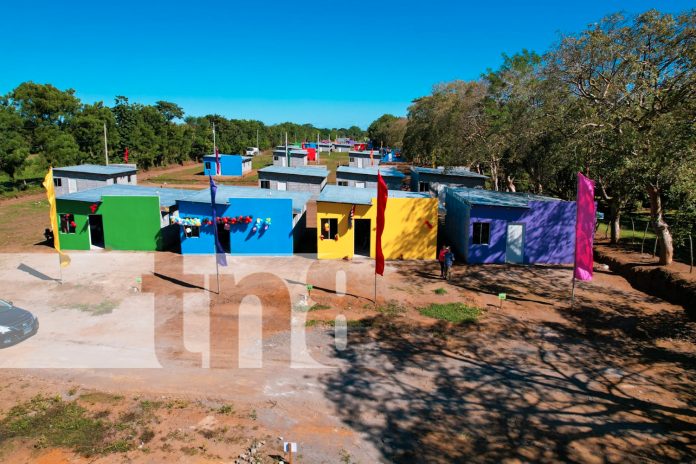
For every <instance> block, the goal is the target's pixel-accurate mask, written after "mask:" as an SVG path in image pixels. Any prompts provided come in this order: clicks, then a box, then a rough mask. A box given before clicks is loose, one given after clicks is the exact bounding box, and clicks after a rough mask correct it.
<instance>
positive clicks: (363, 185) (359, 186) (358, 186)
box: [355, 182, 365, 189]
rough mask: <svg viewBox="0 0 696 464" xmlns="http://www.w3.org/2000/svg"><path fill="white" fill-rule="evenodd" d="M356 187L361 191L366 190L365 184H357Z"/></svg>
mask: <svg viewBox="0 0 696 464" xmlns="http://www.w3.org/2000/svg"><path fill="white" fill-rule="evenodd" d="M355 187H356V188H359V189H364V188H365V182H356V183H355Z"/></svg>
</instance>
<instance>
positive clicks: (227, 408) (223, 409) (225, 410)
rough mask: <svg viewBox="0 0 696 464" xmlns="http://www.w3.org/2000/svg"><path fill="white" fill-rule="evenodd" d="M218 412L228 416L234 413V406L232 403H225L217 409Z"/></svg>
mask: <svg viewBox="0 0 696 464" xmlns="http://www.w3.org/2000/svg"><path fill="white" fill-rule="evenodd" d="M217 412H218V414H225V415H227V416H229V415H231V414H234V406H232V405H231V404H223V405H222V406H220V407H219V408H218V409H217Z"/></svg>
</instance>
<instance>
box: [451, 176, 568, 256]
mask: <svg viewBox="0 0 696 464" xmlns="http://www.w3.org/2000/svg"><path fill="white" fill-rule="evenodd" d="M445 201H446V204H447V216H446V218H445V232H446V236H447V240H448V243H449V244H451V245H452V246H453V247H454V249H455V251H456V252H457V253H458V254H459V255H460V256H462V257H464V259H465V261H466V262H467V263H472V264H480V263H519V264H535V263H543V264H569V263H572V262H573V253H574V249H575V211H576V205H575V202H574V201H561V200H558V199H556V198H550V197H544V196H540V195H531V194H525V193H509V192H494V191H491V190H483V189H478V188H477V189H473V188H447V189H446V196H445Z"/></svg>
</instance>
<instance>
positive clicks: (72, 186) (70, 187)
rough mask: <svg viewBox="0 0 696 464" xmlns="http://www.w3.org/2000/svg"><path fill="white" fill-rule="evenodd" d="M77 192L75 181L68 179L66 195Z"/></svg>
mask: <svg viewBox="0 0 696 464" xmlns="http://www.w3.org/2000/svg"><path fill="white" fill-rule="evenodd" d="M73 192H77V180H75V179H68V193H73Z"/></svg>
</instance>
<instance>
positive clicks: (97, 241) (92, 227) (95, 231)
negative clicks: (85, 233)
mask: <svg viewBox="0 0 696 464" xmlns="http://www.w3.org/2000/svg"><path fill="white" fill-rule="evenodd" d="M89 240H90V243H91V244H92V246H94V247H99V248H104V223H103V222H102V216H101V214H90V215H89Z"/></svg>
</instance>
